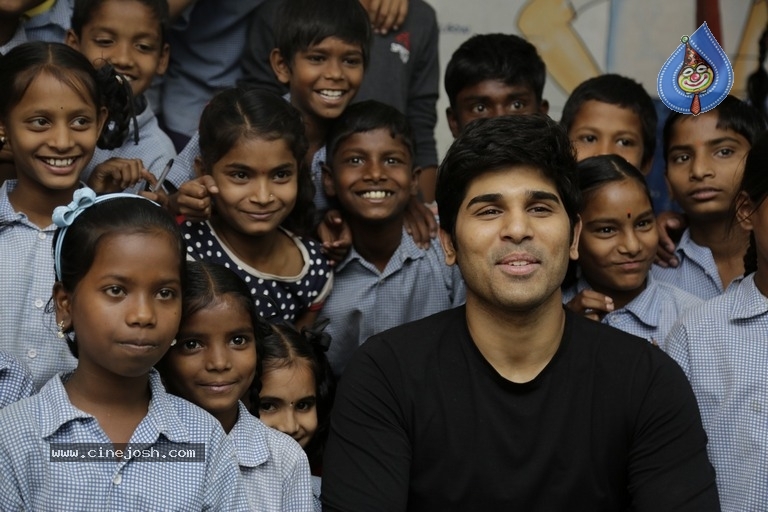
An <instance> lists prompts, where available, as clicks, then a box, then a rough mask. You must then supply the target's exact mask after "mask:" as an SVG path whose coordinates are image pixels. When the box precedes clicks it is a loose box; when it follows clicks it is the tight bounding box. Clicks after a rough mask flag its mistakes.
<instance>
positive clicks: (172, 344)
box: [171, 338, 176, 347]
mask: <svg viewBox="0 0 768 512" xmlns="http://www.w3.org/2000/svg"><path fill="white" fill-rule="evenodd" d="M171 346H172V347H175V346H176V338H173V339H172V340H171Z"/></svg>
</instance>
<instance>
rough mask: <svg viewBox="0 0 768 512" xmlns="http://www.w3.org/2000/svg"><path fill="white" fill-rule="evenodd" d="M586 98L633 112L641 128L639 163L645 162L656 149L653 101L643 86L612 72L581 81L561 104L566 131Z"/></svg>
mask: <svg viewBox="0 0 768 512" xmlns="http://www.w3.org/2000/svg"><path fill="white" fill-rule="evenodd" d="M590 100H594V101H599V102H601V103H608V104H610V105H616V106H617V107H621V108H627V109H629V110H631V111H632V112H634V113H635V114H637V117H638V118H639V119H640V125H641V126H642V129H643V132H642V135H643V157H642V161H641V162H640V164H641V165H643V166H644V165H646V164H648V163H649V162H650V161H651V159H652V158H653V152H654V151H655V150H656V124H657V123H658V116H657V114H656V108H655V107H654V106H653V100H652V99H651V96H650V95H649V94H648V92H647V91H646V90H645V89H644V88H643V86H642V85H640V84H639V83H637V82H635V81H634V80H632V79H631V78H627V77H625V76H621V75H615V74H606V75H600V76H596V77H595V78H590V79H589V80H587V81H585V82H582V83H581V84H579V86H578V87H576V88H575V89H574V90H573V92H572V93H571V95H570V96H569V97H568V100H567V101H566V102H565V106H564V107H563V117H562V119H560V122H561V123H562V125H563V126H565V130H566V131H570V129H571V127H572V126H573V122H574V120H575V119H576V116H577V115H578V113H579V110H581V107H582V106H583V105H584V103H586V102H587V101H590Z"/></svg>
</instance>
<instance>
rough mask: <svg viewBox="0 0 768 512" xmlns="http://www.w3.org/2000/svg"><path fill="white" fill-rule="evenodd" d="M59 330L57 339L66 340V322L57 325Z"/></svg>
mask: <svg viewBox="0 0 768 512" xmlns="http://www.w3.org/2000/svg"><path fill="white" fill-rule="evenodd" d="M56 325H57V327H58V328H59V330H58V332H57V333H56V337H57V338H59V339H62V340H63V339H64V320H62V321H61V322H59V323H58V324H56Z"/></svg>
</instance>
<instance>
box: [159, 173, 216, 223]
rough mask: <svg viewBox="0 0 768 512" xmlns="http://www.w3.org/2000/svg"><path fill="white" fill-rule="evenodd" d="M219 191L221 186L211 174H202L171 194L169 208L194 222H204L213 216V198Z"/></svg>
mask: <svg viewBox="0 0 768 512" xmlns="http://www.w3.org/2000/svg"><path fill="white" fill-rule="evenodd" d="M218 193H219V187H217V186H216V182H215V181H214V180H213V178H212V177H211V176H208V175H204V176H200V177H198V178H195V179H194V180H190V181H188V182H186V183H184V184H183V185H182V186H181V187H180V188H179V191H178V192H176V193H174V194H171V196H170V197H169V198H168V209H169V210H170V211H171V213H173V214H175V215H183V216H184V217H186V218H187V220H190V221H192V222H202V221H205V220H208V219H209V218H210V217H211V207H212V198H213V196H215V195H216V194H218Z"/></svg>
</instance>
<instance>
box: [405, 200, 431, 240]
mask: <svg viewBox="0 0 768 512" xmlns="http://www.w3.org/2000/svg"><path fill="white" fill-rule="evenodd" d="M404 224H405V230H406V231H407V232H408V234H409V235H411V236H412V237H413V241H414V242H415V243H416V245H418V246H419V247H421V248H422V249H429V246H430V244H431V243H432V240H431V239H432V238H435V237H436V236H437V220H435V215H434V214H433V213H432V211H431V210H430V209H429V208H427V207H426V205H425V204H424V203H422V202H421V201H420V200H419V198H418V197H416V196H413V197H411V201H410V202H409V203H408V208H406V209H405V220H404Z"/></svg>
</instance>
